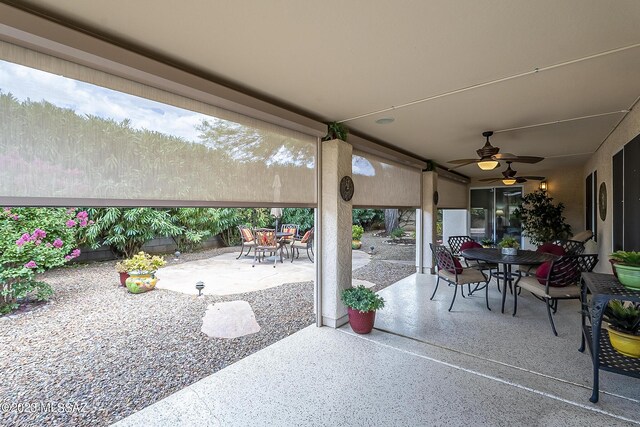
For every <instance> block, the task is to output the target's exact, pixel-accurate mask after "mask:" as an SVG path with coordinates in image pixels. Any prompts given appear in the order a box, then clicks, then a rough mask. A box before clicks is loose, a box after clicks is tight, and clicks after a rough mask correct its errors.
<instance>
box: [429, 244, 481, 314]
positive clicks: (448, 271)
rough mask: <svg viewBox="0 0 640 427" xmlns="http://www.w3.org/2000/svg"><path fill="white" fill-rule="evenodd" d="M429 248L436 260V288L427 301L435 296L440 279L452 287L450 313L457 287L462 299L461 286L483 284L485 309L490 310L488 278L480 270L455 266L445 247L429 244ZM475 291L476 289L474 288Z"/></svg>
mask: <svg viewBox="0 0 640 427" xmlns="http://www.w3.org/2000/svg"><path fill="white" fill-rule="evenodd" d="M429 246H431V252H433V257H434V258H435V260H436V267H437V270H438V272H437V274H438V280H437V281H436V287H435V289H434V290H433V294H432V295H431V298H429V299H430V300H433V297H434V296H435V295H436V291H437V290H438V285H439V284H440V279H442V280H444V281H445V282H447V283H449V284H451V285H454V292H453V299H452V300H451V305H450V306H449V311H451V309H452V308H453V303H454V302H455V301H456V295H457V294H458V286H460V292H461V294H462V297H463V298H464V287H463V285H468V284H471V283H476V284H480V283H484V289H485V299H486V302H487V308H488V309H489V310H491V308H489V277H490V276H487V275H485V274H484V273H483V272H482V271H481V270H478V269H476V268H473V267H461V266H460V264H458V265H456V264H455V261H454V257H453V254H452V253H451V252H449V249H447V248H446V247H445V246H442V245H433V244H429ZM476 289H478V288H477V287H476Z"/></svg>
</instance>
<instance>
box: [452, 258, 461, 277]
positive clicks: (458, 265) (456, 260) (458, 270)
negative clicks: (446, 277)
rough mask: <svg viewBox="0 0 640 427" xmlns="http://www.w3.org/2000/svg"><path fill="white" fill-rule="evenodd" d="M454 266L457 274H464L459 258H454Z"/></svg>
mask: <svg viewBox="0 0 640 427" xmlns="http://www.w3.org/2000/svg"><path fill="white" fill-rule="evenodd" d="M453 264H454V265H455V266H456V273H458V274H460V273H462V264H460V260H459V259H458V258H456V257H453ZM449 272H450V273H453V271H451V270H449Z"/></svg>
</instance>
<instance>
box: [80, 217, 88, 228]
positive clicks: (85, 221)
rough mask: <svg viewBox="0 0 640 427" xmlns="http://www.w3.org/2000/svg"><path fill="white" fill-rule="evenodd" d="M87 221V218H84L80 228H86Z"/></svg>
mask: <svg viewBox="0 0 640 427" xmlns="http://www.w3.org/2000/svg"><path fill="white" fill-rule="evenodd" d="M87 222H88V221H87V219H86V218H82V219H81V220H80V227H86V226H87Z"/></svg>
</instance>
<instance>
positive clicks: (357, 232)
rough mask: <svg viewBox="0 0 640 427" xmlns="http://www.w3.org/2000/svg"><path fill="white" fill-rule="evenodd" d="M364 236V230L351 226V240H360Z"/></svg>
mask: <svg viewBox="0 0 640 427" xmlns="http://www.w3.org/2000/svg"><path fill="white" fill-rule="evenodd" d="M363 234H364V228H362V227H361V226H359V225H356V224H354V225H352V226H351V239H352V240H360V239H362V235H363Z"/></svg>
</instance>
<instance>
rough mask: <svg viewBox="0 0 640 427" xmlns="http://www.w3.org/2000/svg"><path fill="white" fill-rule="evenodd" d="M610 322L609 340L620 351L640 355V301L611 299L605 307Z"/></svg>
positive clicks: (607, 319) (633, 355) (628, 354)
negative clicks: (624, 301)
mask: <svg viewBox="0 0 640 427" xmlns="http://www.w3.org/2000/svg"><path fill="white" fill-rule="evenodd" d="M603 317H604V319H605V320H606V321H607V322H609V328H608V329H609V340H610V341H611V346H612V347H613V348H614V349H615V350H616V351H617V352H619V353H622V354H624V355H625V356H629V357H640V303H632V302H626V303H623V302H622V301H619V300H611V301H609V304H608V305H607V307H605V309H604V316H603Z"/></svg>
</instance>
